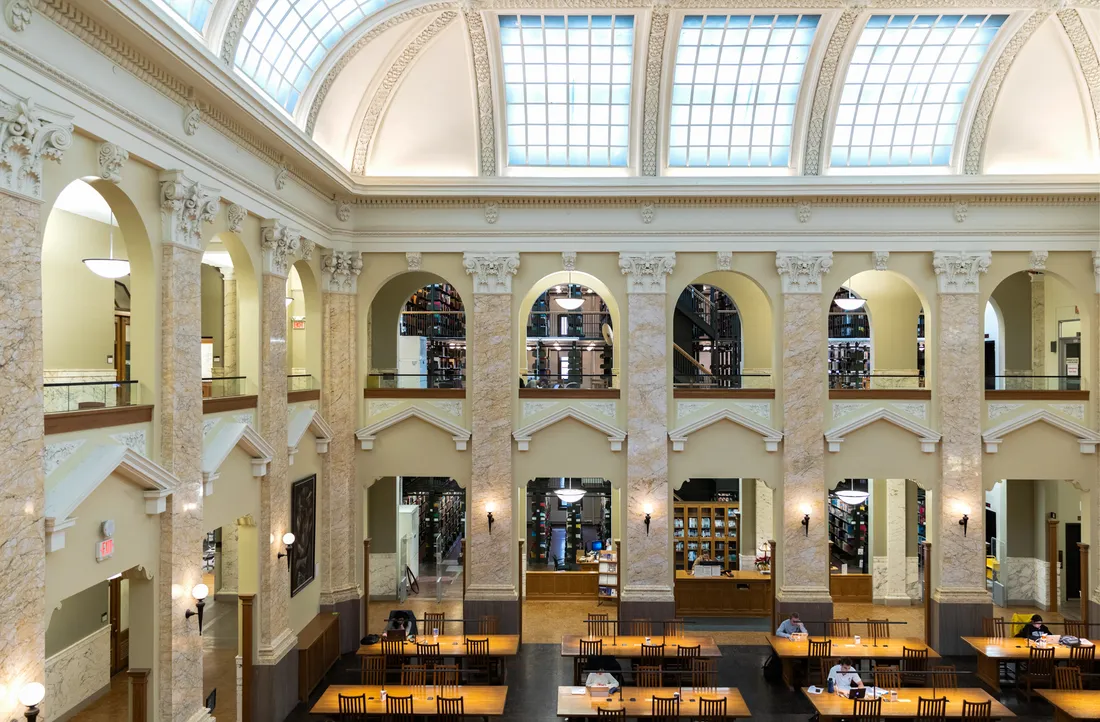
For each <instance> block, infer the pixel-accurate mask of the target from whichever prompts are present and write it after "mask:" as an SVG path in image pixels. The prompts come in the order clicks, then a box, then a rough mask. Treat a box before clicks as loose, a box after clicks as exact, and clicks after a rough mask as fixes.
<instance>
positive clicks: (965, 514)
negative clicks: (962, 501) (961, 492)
mask: <svg viewBox="0 0 1100 722" xmlns="http://www.w3.org/2000/svg"><path fill="white" fill-rule="evenodd" d="M959 511H961V512H962V519H959V526H961V527H962V528H963V536H966V525H967V524H969V523H970V507H968V506H960V507H959Z"/></svg>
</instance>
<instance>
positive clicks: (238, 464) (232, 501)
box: [202, 446, 297, 532]
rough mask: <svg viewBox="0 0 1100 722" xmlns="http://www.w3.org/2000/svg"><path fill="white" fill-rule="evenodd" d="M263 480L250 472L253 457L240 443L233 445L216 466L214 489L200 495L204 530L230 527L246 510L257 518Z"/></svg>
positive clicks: (210, 530)
mask: <svg viewBox="0 0 1100 722" xmlns="http://www.w3.org/2000/svg"><path fill="white" fill-rule="evenodd" d="M296 460H297V459H296ZM262 483H264V482H263V480H262V479H257V478H256V477H254V476H252V457H251V456H250V455H249V454H248V452H246V451H245V450H244V449H242V448H241V447H239V446H237V447H234V448H233V450H232V451H230V452H229V456H227V457H226V458H225V461H223V462H222V465H221V467H219V468H218V478H217V479H215V480H214V493H213V494H211V495H210V496H205V497H203V500H202V528H203V530H204V531H206V532H212V531H214V530H215V529H217V528H219V527H226V528H232V526H233V525H234V524H235V523H236V521H237V519H239V518H240V517H242V516H246V515H248V514H251V515H252V518H253V519H259V518H260V484H262Z"/></svg>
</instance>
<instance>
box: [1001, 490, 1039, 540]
mask: <svg viewBox="0 0 1100 722" xmlns="http://www.w3.org/2000/svg"><path fill="white" fill-rule="evenodd" d="M1006 483H1007V484H1008V487H1007V489H1006V490H1005V507H1006V508H1005V514H1006V515H1007V517H1008V524H1007V528H1008V529H1011V530H1012V533H1011V534H1008V535H1007V537H1008V538H1007V539H1006V540H1005V541H1006V545H1005V549H1006V552H1007V554H1008V556H1010V557H1035V556H1038V554H1037V553H1036V552H1037V550H1039V549H1042V548H1043V547H1044V544H1043V543H1042V540H1043V537H1042V536H1040V535H1039V534H1038V533H1037V532H1036V527H1037V526H1038V525H1037V524H1036V520H1037V519H1038V518H1040V517H1041V515H1042V510H1041V509H1039V508H1038V506H1037V501H1036V490H1035V482H1033V481H1031V480H1028V479H1009V480H1008V481H1007V482H1006ZM1043 556H1044V557H1045V556H1046V555H1045V554H1044V555H1043Z"/></svg>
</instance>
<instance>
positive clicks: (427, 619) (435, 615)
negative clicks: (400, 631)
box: [420, 612, 446, 637]
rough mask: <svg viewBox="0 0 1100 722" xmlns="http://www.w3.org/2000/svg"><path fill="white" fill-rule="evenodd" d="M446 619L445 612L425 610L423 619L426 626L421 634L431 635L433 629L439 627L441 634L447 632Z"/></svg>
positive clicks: (422, 635) (424, 635)
mask: <svg viewBox="0 0 1100 722" xmlns="http://www.w3.org/2000/svg"><path fill="white" fill-rule="evenodd" d="M444 619H446V615H445V614H443V612H424V619H422V620H421V623H422V624H423V625H424V628H423V629H421V630H420V636H421V637H430V636H431V634H432V630H433V629H438V630H439V633H440V634H446V631H444V626H445V625H446V622H445V621H444Z"/></svg>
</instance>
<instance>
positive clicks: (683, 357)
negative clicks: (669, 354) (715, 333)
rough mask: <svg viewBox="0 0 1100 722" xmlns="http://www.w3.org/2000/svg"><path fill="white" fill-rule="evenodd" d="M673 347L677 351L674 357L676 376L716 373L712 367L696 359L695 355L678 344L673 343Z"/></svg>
mask: <svg viewBox="0 0 1100 722" xmlns="http://www.w3.org/2000/svg"><path fill="white" fill-rule="evenodd" d="M672 348H673V350H674V351H675V352H676V355H675V356H673V358H672V370H673V371H674V372H675V375H676V376H700V375H702V376H713V375H714V374H713V373H711V371H710V369H708V368H707V367H706V366H704V365H703V364H701V363H699V362H698V361H696V360H695V357H694V356H692V355H691V354H689V353H688V352H687V351H685V350H684V349H682V348H680V346H679V345H678V344H672Z"/></svg>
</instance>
